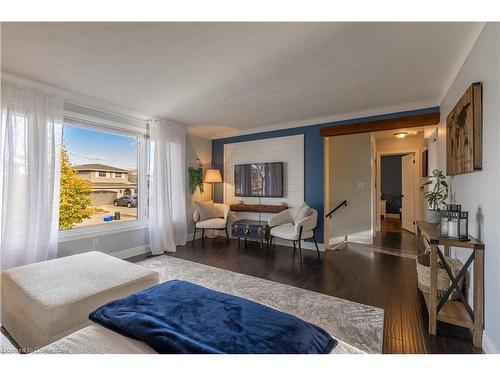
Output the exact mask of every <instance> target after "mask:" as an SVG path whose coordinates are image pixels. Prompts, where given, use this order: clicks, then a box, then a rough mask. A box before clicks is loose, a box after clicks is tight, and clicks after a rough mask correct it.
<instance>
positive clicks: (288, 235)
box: [268, 204, 320, 260]
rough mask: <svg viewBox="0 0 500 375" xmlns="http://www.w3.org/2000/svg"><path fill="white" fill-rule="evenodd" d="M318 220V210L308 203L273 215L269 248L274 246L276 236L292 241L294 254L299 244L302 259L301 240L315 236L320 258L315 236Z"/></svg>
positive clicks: (270, 223) (315, 243)
mask: <svg viewBox="0 0 500 375" xmlns="http://www.w3.org/2000/svg"><path fill="white" fill-rule="evenodd" d="M317 222H318V211H316V210H315V209H314V208H311V207H309V206H307V205H306V204H304V205H302V206H301V207H299V208H289V209H288V210H285V211H282V212H280V213H279V214H276V215H273V216H272V217H271V218H270V219H269V221H268V224H269V227H270V228H271V233H270V234H271V239H270V241H269V248H271V247H272V244H273V239H274V237H277V238H280V239H283V240H287V241H292V242H293V253H294V255H295V251H296V245H297V244H298V246H299V255H300V259H301V260H302V245H301V241H303V240H307V239H309V238H313V239H314V245H315V246H316V251H317V252H318V258H319V255H320V252H319V248H318V243H317V242H316V236H315V234H316V224H317Z"/></svg>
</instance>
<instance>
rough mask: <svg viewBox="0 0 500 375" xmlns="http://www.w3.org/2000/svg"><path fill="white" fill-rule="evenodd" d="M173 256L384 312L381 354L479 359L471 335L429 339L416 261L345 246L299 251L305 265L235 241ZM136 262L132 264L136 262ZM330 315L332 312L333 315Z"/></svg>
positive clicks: (286, 254)
mask: <svg viewBox="0 0 500 375" xmlns="http://www.w3.org/2000/svg"><path fill="white" fill-rule="evenodd" d="M170 255H171V256H174V257H177V258H182V259H186V260H190V261H194V262H198V263H203V264H207V265H210V266H214V267H218V268H223V269H227V270H231V271H235V272H239V273H243V274H248V275H252V276H256V277H261V278H264V279H268V280H272V281H277V282H280V283H284V284H288V285H293V286H297V287H300V288H304V289H308V290H312V291H316V292H319V293H324V294H328V295H332V296H335V297H339V298H344V299H347V300H350V301H355V302H360V303H364V304H368V305H372V306H377V307H381V308H383V309H385V318H384V344H383V352H384V353H478V352H481V351H480V350H477V349H475V348H474V346H473V345H472V336H471V333H470V331H469V330H466V329H461V328H458V327H453V326H450V325H447V324H441V323H439V324H438V334H439V335H437V336H430V335H429V334H428V333H427V327H428V326H427V312H426V310H425V302H424V301H423V297H422V296H421V295H420V293H419V292H418V291H417V287H416V270H415V260H414V259H413V258H410V257H404V256H395V255H390V254H387V253H381V252H378V251H374V250H373V249H372V248H370V247H367V246H361V245H355V244H348V245H347V247H346V248H345V249H343V250H340V251H328V252H326V253H322V254H321V258H320V260H319V261H318V259H317V257H316V252H315V251H311V250H303V262H302V263H301V262H300V260H299V258H298V256H295V257H294V256H293V249H292V248H290V247H285V246H274V249H273V251H272V252H271V253H267V252H261V251H260V249H259V246H258V245H257V244H255V243H250V242H249V245H248V248H245V247H244V246H241V247H240V248H238V245H237V242H236V240H232V241H230V242H229V243H226V241H225V240H223V239H206V240H205V246H204V247H202V244H201V241H200V240H197V241H196V243H195V247H194V248H193V247H192V246H191V243H188V244H187V245H186V246H180V247H178V248H177V252H176V253H172V254H170ZM138 259H140V257H139V258H137V257H136V258H135V259H130V260H132V261H137V260H138ZM332 313H334V312H332Z"/></svg>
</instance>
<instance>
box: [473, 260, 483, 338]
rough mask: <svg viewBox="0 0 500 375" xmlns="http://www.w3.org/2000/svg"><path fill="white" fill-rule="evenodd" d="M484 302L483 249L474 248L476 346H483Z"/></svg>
mask: <svg viewBox="0 0 500 375" xmlns="http://www.w3.org/2000/svg"><path fill="white" fill-rule="evenodd" d="M483 303H484V251H483V250H476V256H475V258H474V336H473V339H472V341H473V343H474V346H475V347H477V348H481V347H482V346H483V319H484V315H483V314H484V311H483V306H484V305H483Z"/></svg>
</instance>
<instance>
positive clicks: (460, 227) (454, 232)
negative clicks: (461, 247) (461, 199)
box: [441, 204, 469, 241]
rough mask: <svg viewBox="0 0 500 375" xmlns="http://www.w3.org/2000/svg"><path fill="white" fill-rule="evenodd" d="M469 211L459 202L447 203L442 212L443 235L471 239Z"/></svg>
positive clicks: (451, 237)
mask: <svg viewBox="0 0 500 375" xmlns="http://www.w3.org/2000/svg"><path fill="white" fill-rule="evenodd" d="M468 229H469V212H467V211H462V206H461V205H459V204H447V205H445V208H444V210H443V211H442V212H441V237H444V238H449V239H452V240H459V241H468V240H469V233H468Z"/></svg>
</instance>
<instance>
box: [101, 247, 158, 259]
mask: <svg viewBox="0 0 500 375" xmlns="http://www.w3.org/2000/svg"><path fill="white" fill-rule="evenodd" d="M150 252H151V251H150V248H149V245H142V246H136V247H131V248H130V249H123V250H119V251H115V252H113V253H110V254H109V255H111V256H113V257H115V258H120V259H127V258H130V257H134V256H136V255H142V254H148V253H150Z"/></svg>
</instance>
